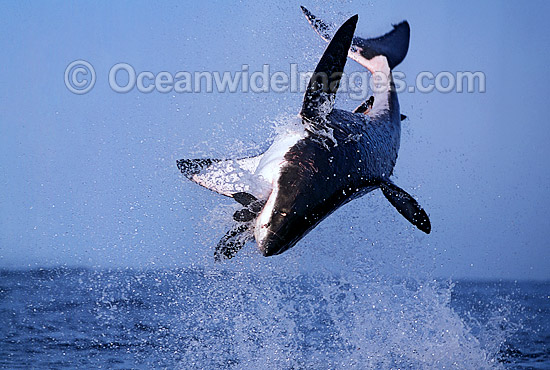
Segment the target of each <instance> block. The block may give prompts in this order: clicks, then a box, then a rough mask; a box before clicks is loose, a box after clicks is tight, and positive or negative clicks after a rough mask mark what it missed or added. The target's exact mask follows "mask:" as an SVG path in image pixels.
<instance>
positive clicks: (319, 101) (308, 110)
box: [300, 15, 358, 121]
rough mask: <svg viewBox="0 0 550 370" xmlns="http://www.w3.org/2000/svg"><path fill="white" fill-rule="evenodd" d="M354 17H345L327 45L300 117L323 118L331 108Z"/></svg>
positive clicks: (351, 36)
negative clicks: (344, 20) (345, 19)
mask: <svg viewBox="0 0 550 370" xmlns="http://www.w3.org/2000/svg"><path fill="white" fill-rule="evenodd" d="M357 19H358V16H357V15H354V16H353V17H351V18H350V19H348V20H347V21H346V22H345V23H344V24H343V25H342V26H340V28H339V29H338V31H336V34H335V35H334V37H333V38H332V41H331V42H330V43H329V44H328V46H327V48H326V50H325V52H324V54H323V56H322V57H321V60H320V61H319V63H318V64H317V68H315V72H314V73H313V76H311V79H310V80H309V84H308V87H307V90H306V93H305V96H304V102H303V105H302V111H301V112H300V115H301V116H302V118H304V119H306V120H309V121H316V120H317V119H319V118H321V119H323V118H324V117H326V116H327V115H328V114H329V113H330V112H331V111H332V108H333V107H334V100H335V98H336V92H337V91H338V86H339V85H340V78H341V77H342V73H343V71H344V66H345V65H346V59H347V55H348V50H349V48H350V46H351V40H352V39H353V33H354V32H355V26H356V25H357Z"/></svg>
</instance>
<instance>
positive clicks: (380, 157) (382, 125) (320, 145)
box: [178, 8, 431, 258]
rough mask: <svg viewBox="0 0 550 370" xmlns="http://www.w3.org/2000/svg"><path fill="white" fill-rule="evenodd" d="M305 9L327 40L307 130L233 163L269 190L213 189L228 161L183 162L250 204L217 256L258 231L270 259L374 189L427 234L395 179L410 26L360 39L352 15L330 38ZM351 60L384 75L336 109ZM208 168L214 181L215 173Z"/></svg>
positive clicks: (308, 96)
mask: <svg viewBox="0 0 550 370" xmlns="http://www.w3.org/2000/svg"><path fill="white" fill-rule="evenodd" d="M302 10H303V11H304V14H305V15H306V17H307V18H308V20H309V21H310V23H311V24H312V26H313V27H314V29H315V30H316V31H317V32H318V33H319V34H320V35H321V36H322V37H323V38H324V39H326V40H327V41H330V42H329V45H328V46H327V48H326V50H325V52H324V54H323V56H322V57H321V60H320V61H319V63H318V65H317V67H316V69H315V72H314V74H313V76H312V77H311V80H310V82H309V84H308V88H307V90H306V93H305V96H304V101H303V105H302V109H301V111H300V114H299V117H300V118H301V123H302V125H303V129H304V133H303V135H298V136H296V138H295V139H293V140H289V141H288V142H289V143H290V145H288V146H284V145H283V146H282V147H283V148H284V150H283V151H282V154H281V158H277V156H274V155H273V154H272V153H275V152H276V151H275V149H272V148H274V147H276V146H277V145H276V144H274V145H273V146H272V147H271V148H270V149H269V150H268V151H267V152H266V153H265V154H264V155H260V156H258V157H252V158H245V159H241V160H236V161H233V163H234V165H233V166H229V167H231V169H232V170H233V169H234V167H238V168H239V169H241V170H242V169H246V168H248V169H249V170H250V171H249V172H250V173H252V174H258V173H259V174H263V178H267V179H268V181H267V182H266V183H268V185H267V188H269V189H268V190H267V191H261V190H258V188H261V186H259V187H258V186H251V185H250V186H247V185H246V184H243V183H242V182H239V181H237V182H235V183H234V184H232V185H224V186H227V188H223V189H220V186H219V185H217V186H218V188H216V186H213V185H212V184H219V183H220V181H215V180H219V177H220V176H219V174H220V173H223V174H224V175H227V173H228V172H231V171H227V169H223V168H224V167H223V166H224V165H225V166H226V167H227V164H228V163H229V162H228V161H219V160H181V161H178V167H179V168H180V170H181V171H182V172H183V173H184V174H185V175H186V176H187V177H189V178H191V179H192V180H193V181H196V182H198V183H199V184H201V185H203V186H206V187H208V188H210V189H212V190H215V191H218V192H220V193H222V194H224V195H228V196H232V197H233V198H234V199H235V200H236V201H238V202H239V203H241V204H242V205H243V206H244V208H243V209H242V210H241V211H238V212H236V213H235V215H234V219H235V220H236V221H238V222H239V224H237V225H236V226H235V227H234V228H233V229H231V230H230V231H229V232H228V233H227V234H226V235H225V236H224V238H222V240H221V241H220V243H218V248H217V250H216V254H215V256H216V257H217V258H231V257H232V256H233V255H234V254H235V253H236V251H238V249H240V248H241V247H242V245H244V243H245V242H246V241H247V240H248V239H250V238H251V237H250V235H251V234H252V233H253V234H254V236H255V239H256V241H257V243H258V246H259V248H260V251H261V252H262V253H263V254H264V255H265V256H271V255H275V254H280V253H282V252H284V251H286V250H288V249H289V248H291V247H293V246H294V245H295V244H296V243H297V242H298V241H299V240H300V239H302V238H303V237H304V236H305V235H306V234H307V233H308V232H309V231H310V230H311V229H313V228H314V227H315V226H316V225H317V224H318V223H319V222H321V221H322V220H323V219H325V218H326V217H327V216H328V215H330V214H331V213H332V212H334V211H335V210H336V209H338V208H339V207H340V206H342V205H343V204H345V203H347V202H349V201H351V200H353V199H355V198H357V197H359V196H361V195H364V194H366V193H368V192H370V191H372V190H374V189H377V188H380V189H381V190H382V192H383V193H384V195H385V196H386V198H387V199H388V200H389V201H390V203H391V204H392V205H394V207H395V208H396V209H397V210H398V211H399V213H401V214H402V215H403V216H404V217H405V218H406V219H407V220H409V221H410V222H411V223H413V224H414V225H415V226H417V227H418V228H419V229H420V230H422V231H424V232H426V233H429V232H430V229H431V226H430V221H429V218H428V216H427V214H426V213H425V212H424V210H423V209H422V208H421V207H420V206H419V205H418V203H417V202H416V201H415V200H414V199H413V198H412V197H411V196H410V195H409V194H407V193H406V192H405V191H403V190H402V189H400V188H399V187H397V186H396V185H395V184H393V183H392V182H391V181H390V179H389V178H390V176H391V175H392V173H393V168H394V166H395V163H396V160H397V154H398V150H399V142H400V132H401V114H400V112H399V102H398V99H397V93H396V92H395V86H394V84H393V81H392V77H391V69H393V67H395V66H396V65H397V64H399V63H400V62H401V61H402V60H403V58H404V57H405V55H406V53H407V50H408V44H409V33H410V31H409V26H408V24H407V23H406V22H402V23H400V24H399V25H397V26H395V27H394V30H393V31H391V32H390V33H388V34H386V35H384V36H382V37H379V38H376V39H362V38H359V37H354V32H355V27H356V24H357V19H358V17H357V16H353V17H351V18H350V19H348V20H347V21H346V22H345V23H344V24H343V25H342V26H341V27H340V28H339V29H338V30H337V31H336V33H335V34H334V36H333V37H330V30H329V27H328V26H327V25H326V24H325V23H323V22H322V21H320V20H318V19H317V18H316V17H315V16H313V15H312V14H311V13H310V12H309V11H307V9H305V8H302ZM392 46H396V47H397V48H398V50H396V49H395V48H393V47H392ZM348 56H349V57H350V58H352V59H354V60H356V61H358V62H359V63H360V64H362V65H363V66H365V67H366V68H368V69H369V70H370V71H371V72H372V73H373V74H374V73H382V74H383V75H385V76H386V81H385V82H384V81H383V82H382V83H381V86H379V87H380V88H377V89H376V92H375V94H374V97H371V98H370V99H369V100H368V101H367V102H365V103H363V104H362V105H360V106H359V107H358V108H357V109H356V110H355V111H354V112H348V111H344V110H340V109H335V108H334V101H335V97H336V92H337V90H338V87H339V82H340V78H341V76H342V73H343V70H344V66H345V64H346V60H347V57H348ZM270 153H271V154H270ZM266 158H268V159H272V158H275V160H268V159H266ZM200 161H202V162H200ZM272 163H276V165H275V166H272V165H271V164H272ZM270 166H272V167H270ZM220 167H221V168H222V170H220V169H219V168H220ZM216 168H218V169H216ZM266 169H269V171H267V170H266ZM237 172H238V171H237ZM209 174H211V176H210V177H216V179H213V178H210V179H209V176H208V175H209ZM212 174H216V175H212ZM266 174H267V175H266ZM245 175H246V174H245ZM260 177H262V176H260ZM222 183H223V181H222Z"/></svg>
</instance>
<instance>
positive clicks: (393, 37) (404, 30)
mask: <svg viewBox="0 0 550 370" xmlns="http://www.w3.org/2000/svg"><path fill="white" fill-rule="evenodd" d="M410 37H411V28H410V27H409V23H408V22H407V21H403V22H401V23H399V24H397V25H394V26H393V30H392V31H390V32H388V33H386V34H385V35H384V36H380V37H377V38H373V39H363V38H361V37H355V38H354V40H353V46H355V47H356V48H357V51H358V52H359V54H361V56H362V57H363V58H365V59H367V60H370V59H372V58H374V57H376V56H378V55H384V56H385V57H386V58H387V59H388V64H389V66H390V69H394V68H395V67H396V66H397V65H398V64H399V63H401V62H402V61H403V59H405V57H406V56H407V52H408V51H409V40H410Z"/></svg>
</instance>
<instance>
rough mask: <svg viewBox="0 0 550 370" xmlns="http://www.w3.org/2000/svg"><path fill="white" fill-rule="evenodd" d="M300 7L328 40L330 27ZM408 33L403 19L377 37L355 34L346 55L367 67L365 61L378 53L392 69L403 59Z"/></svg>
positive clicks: (409, 30)
mask: <svg viewBox="0 0 550 370" xmlns="http://www.w3.org/2000/svg"><path fill="white" fill-rule="evenodd" d="M301 8H302V12H303V13H304V15H305V16H306V18H307V20H308V21H309V23H310V24H311V26H312V27H313V29H314V30H315V31H316V32H317V33H318V34H319V35H320V36H321V37H322V38H323V39H324V40H325V41H330V40H331V33H332V32H331V27H330V26H329V25H327V24H326V23H325V22H323V21H322V20H321V19H319V18H317V17H316V16H315V15H313V14H312V13H311V12H310V11H309V10H307V9H306V8H304V7H303V6H302V7H301ZM410 35H411V29H410V27H409V23H407V21H403V22H401V23H399V24H397V25H394V26H393V30H392V31H390V32H388V33H386V34H385V35H383V36H380V37H377V38H372V39H364V38H361V37H357V36H356V37H354V38H353V41H352V46H351V49H350V51H349V53H348V55H349V57H350V58H351V59H353V60H355V61H357V62H358V63H360V64H361V65H363V66H364V67H366V68H369V66H368V65H367V64H368V63H365V62H367V61H369V60H371V59H372V58H374V57H376V56H378V55H383V56H385V57H386V58H387V60H388V65H389V67H390V69H394V68H395V67H396V66H397V65H399V63H401V62H402V61H403V59H405V56H406V55H407V52H408V51H409V40H410ZM369 69H370V68H369Z"/></svg>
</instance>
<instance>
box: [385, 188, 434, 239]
mask: <svg viewBox="0 0 550 370" xmlns="http://www.w3.org/2000/svg"><path fill="white" fill-rule="evenodd" d="M380 189H382V193H384V196H385V197H386V199H388V200H389V201H390V203H391V204H392V205H393V206H394V207H395V209H397V211H398V212H399V213H401V215H403V217H405V218H406V219H407V220H408V221H409V222H410V223H411V224H413V225H414V226H416V227H418V228H419V229H420V230H421V231H423V232H425V233H426V234H429V233H430V231H431V228H432V227H431V224H430V219H429V218H428V215H427V214H426V212H425V211H424V210H423V209H422V207H420V205H419V204H418V203H417V202H416V200H414V198H413V197H412V196H410V194H408V193H407V192H406V191H405V190H403V189H401V188H399V187H398V186H397V185H395V184H394V183H392V182H389V181H385V182H382V183H381V184H380Z"/></svg>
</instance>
